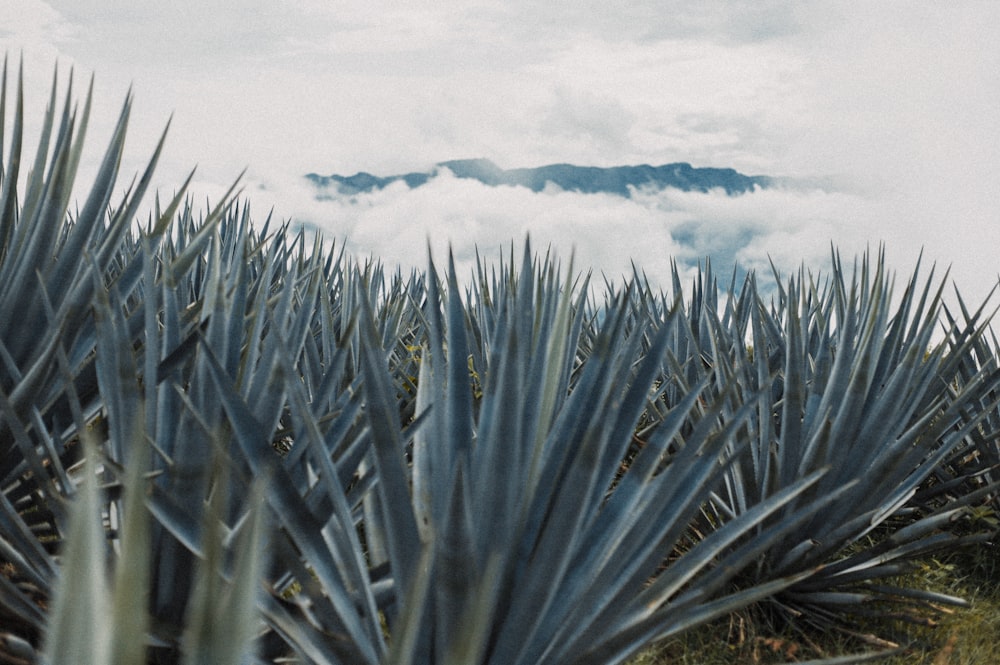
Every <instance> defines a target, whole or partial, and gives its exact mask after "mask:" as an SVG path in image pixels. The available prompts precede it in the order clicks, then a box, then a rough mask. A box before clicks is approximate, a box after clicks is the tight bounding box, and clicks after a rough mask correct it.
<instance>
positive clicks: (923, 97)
mask: <svg viewBox="0 0 1000 665" xmlns="http://www.w3.org/2000/svg"><path fill="white" fill-rule="evenodd" d="M622 4H624V5H625V6H624V7H621V6H619V5H622ZM0 16H2V17H3V20H2V21H0V51H3V52H5V53H6V54H7V55H8V57H9V58H10V59H11V62H12V67H16V63H17V61H18V60H19V58H20V57H21V56H22V55H23V58H24V68H25V94H26V110H27V111H28V114H29V116H32V118H31V120H33V121H34V125H32V124H30V123H29V127H28V139H29V141H30V140H31V139H32V138H33V137H36V136H37V124H38V123H37V119H38V118H39V117H40V116H41V115H42V112H43V110H44V108H45V104H46V103H47V100H48V95H49V91H50V88H51V85H52V76H53V71H54V68H55V67H56V66H57V65H58V70H59V80H60V90H64V89H65V83H66V80H67V78H68V75H69V72H70V69H72V70H73V71H74V81H75V87H74V94H76V95H80V94H82V91H83V90H84V89H85V85H86V84H87V82H88V81H89V79H90V77H91V76H93V77H94V81H95V83H94V88H95V99H94V110H93V111H92V120H91V127H90V128H89V130H88V149H89V152H87V151H85V153H84V162H83V167H82V168H83V172H82V174H81V178H80V186H81V187H82V188H83V191H85V189H86V186H87V184H88V180H87V173H88V171H87V169H88V168H89V169H91V170H93V169H94V168H95V164H96V162H97V160H98V159H99V158H100V156H101V152H102V150H103V148H104V146H105V144H106V141H107V138H108V137H109V136H110V133H111V127H112V126H113V123H114V121H115V120H116V118H117V115H118V113H119V110H120V108H121V104H122V102H123V100H124V99H125V96H126V94H127V92H128V91H129V90H130V89H131V90H132V93H133V95H134V105H133V109H132V116H131V119H130V125H129V139H128V142H127V144H126V157H125V160H124V163H123V174H125V175H127V176H130V175H131V174H132V173H135V172H137V171H139V170H140V169H141V168H142V167H143V166H144V163H145V160H146V159H148V157H149V155H150V154H151V153H152V150H153V148H154V146H155V144H156V141H157V139H158V137H159V135H160V133H161V132H162V131H163V128H164V127H165V125H166V124H167V122H168V120H170V122H171V126H170V130H169V134H168V139H167V145H166V149H165V152H164V155H163V158H162V161H161V164H160V166H159V167H158V172H157V173H158V175H157V179H156V186H157V187H158V189H159V191H160V192H161V195H164V196H165V195H168V194H171V193H172V192H173V191H174V190H175V189H176V187H177V186H178V185H179V183H180V182H182V180H183V179H184V177H185V176H186V175H187V173H188V172H189V171H190V170H191V169H192V168H194V167H195V166H197V171H196V178H195V182H194V185H193V188H192V193H193V195H194V196H195V198H196V200H199V201H201V200H206V199H207V200H211V201H214V200H217V199H218V197H220V196H221V195H222V193H223V192H224V191H225V190H226V189H227V188H228V186H229V184H231V183H232V182H233V181H234V180H235V178H236V177H237V176H238V175H239V173H240V172H242V171H243V170H244V169H246V175H245V176H244V179H243V186H244V187H245V189H244V192H243V194H242V196H243V198H244V199H245V200H246V201H248V202H249V204H250V207H251V210H252V211H254V217H255V218H258V219H260V220H263V219H264V218H265V217H266V216H267V214H268V213H269V212H270V211H272V210H273V213H274V215H275V216H276V217H278V218H279V219H283V220H291V221H293V222H302V223H306V224H309V225H313V226H315V227H317V228H320V229H322V230H323V232H324V234H326V236H327V237H328V238H329V239H330V240H331V241H332V242H333V243H335V244H340V243H344V244H346V245H347V247H348V248H349V249H350V251H351V252H352V253H354V254H355V255H359V256H368V255H372V256H376V257H379V258H381V259H382V260H383V261H385V262H386V263H388V264H390V265H391V264H394V263H398V264H400V265H402V266H403V267H404V268H410V267H418V268H419V267H422V266H423V265H425V262H426V247H427V245H428V243H430V245H431V246H432V247H433V248H434V252H435V257H436V259H437V260H438V261H439V262H440V261H441V260H443V254H444V251H445V248H446V247H448V246H449V244H450V246H451V247H452V248H453V250H454V252H455V254H456V257H457V258H458V259H459V263H460V264H465V265H467V264H468V262H469V261H470V260H471V257H472V256H473V254H474V251H475V247H476V246H478V247H479V248H480V251H481V252H482V253H483V254H484V255H486V256H491V255H496V253H497V252H498V251H499V248H500V247H501V246H509V244H510V243H511V242H512V241H513V242H514V243H515V246H517V247H520V243H521V242H522V240H523V238H524V237H525V236H526V235H527V234H530V236H531V238H532V243H533V245H534V246H535V247H536V248H538V249H544V248H545V247H546V246H548V245H551V246H552V247H553V249H554V250H555V252H556V253H557V255H559V256H561V257H563V258H564V259H568V257H569V255H570V253H574V254H575V262H576V263H575V266H576V267H577V268H578V269H588V268H592V269H594V270H595V271H596V272H598V273H601V272H603V273H605V274H606V275H609V276H610V277H611V278H614V277H616V276H620V275H622V274H623V273H627V272H629V271H630V270H631V267H630V265H631V262H632V261H635V263H636V264H638V265H639V266H640V268H641V269H643V270H644V271H645V272H646V273H647V275H648V276H650V278H651V279H652V280H653V281H654V283H656V282H660V283H663V284H665V283H666V276H667V271H668V270H669V266H670V260H671V258H677V259H679V260H680V261H681V262H682V263H684V264H691V263H693V262H696V261H697V260H698V259H699V258H704V257H705V256H708V255H715V256H716V260H717V261H718V262H721V263H726V262H730V263H729V264H728V265H722V266H719V264H718V263H716V265H715V267H716V269H717V270H721V271H723V272H726V271H728V270H729V269H730V268H731V262H732V261H734V260H735V261H739V262H740V264H741V265H742V266H744V267H746V268H760V269H766V267H767V266H768V264H769V261H774V262H775V264H776V265H777V266H778V267H779V268H781V269H782V270H783V271H794V270H796V269H797V268H798V267H800V266H803V265H804V266H805V267H806V268H808V269H811V270H814V271H816V270H821V269H823V267H824V266H825V265H826V261H827V258H828V256H829V253H830V247H831V244H832V245H834V246H836V247H837V248H839V250H840V251H841V253H842V254H843V255H844V256H845V257H846V258H848V259H849V258H850V257H853V256H854V255H855V254H856V253H858V252H862V251H864V250H865V249H866V248H872V249H876V248H878V247H879V246H880V245H882V244H884V245H885V248H886V253H887V256H888V259H889V262H890V264H892V266H893V267H894V268H895V269H897V270H898V271H900V272H901V273H902V275H903V276H906V275H908V274H909V272H910V271H911V270H912V268H913V266H914V264H915V262H916V259H917V257H918V255H919V254H920V253H921V251H923V253H924V261H925V264H929V263H932V262H935V263H937V264H938V266H939V267H940V268H945V267H949V266H950V268H951V276H952V278H953V279H954V280H955V282H956V284H957V286H958V288H959V290H960V291H961V293H962V295H963V296H964V297H965V298H966V299H967V300H970V301H979V300H981V299H982V298H985V297H986V294H987V293H988V292H989V291H990V289H991V288H992V287H993V285H994V284H995V283H996V282H997V280H998V275H1000V261H998V260H997V257H998V255H1000V251H998V248H1000V46H998V41H997V35H1000V3H998V2H994V1H992V0H985V1H976V0H956V1H955V2H948V3H945V2H933V1H922V2H918V1H909V2H903V1H898V0H886V1H878V0H872V1H863V0H857V1H837V0H828V1H822V2H808V1H796V0H755V1H741V0H728V1H726V0H707V1H700V2H691V1H690V0H688V1H685V2H678V1H675V0H639V1H636V2H629V3H607V2H603V1H596V0H594V1H592V0H575V1H574V2H564V1H561V0H553V1H550V2H545V3H539V2H527V1H525V0H477V1H473V2H455V1H452V0H435V1H433V2H426V1H423V0H409V1H407V2H384V1H379V0H366V1H365V2H356V1H354V0H349V1H338V2H329V1H328V0H296V1H295V2H284V1H281V0H243V1H241V2H233V1H228V2H223V1H220V2H212V3H209V2H204V1H203V0H173V1H172V2H169V3H165V2H162V1H157V2H152V1H149V0H119V1H116V0H103V1H98V0H48V1H43V0H0ZM32 114H34V115H32ZM8 122H9V120H8ZM33 130H34V131H33ZM463 158H487V159H490V160H492V161H493V162H495V163H496V164H497V165H499V166H501V167H503V168H518V167H531V166H541V165H544V164H550V163H560V162H565V163H573V164H578V165H593V166H613V165H625V164H653V165H658V164H665V163H671V162H678V161H685V162H690V163H691V164H693V165H694V166H712V167H731V168H735V169H737V170H739V171H741V172H743V173H746V174H752V175H757V174H763V175H771V176H784V177H790V178H796V179H799V180H800V181H802V182H803V183H822V186H819V185H815V186H813V185H809V184H803V185H801V186H797V187H788V188H782V189H773V190H764V191H758V192H755V193H753V194H748V195H744V196H739V197H727V196H725V195H724V194H721V193H718V192H712V193H708V194H700V193H684V192H677V191H670V190H666V191H664V192H658V193H650V192H646V193H642V194H640V195H637V196H635V197H633V198H632V199H623V198H620V197H614V196H610V195H597V194H590V195H584V194H578V193H572V192H561V191H553V190H548V191H545V192H540V193H531V192H529V191H527V190H524V189H519V188H509V187H508V188H489V187H486V186H484V185H481V184H479V183H474V182H470V181H465V180H459V179H456V178H454V177H449V176H448V174H444V175H443V176H442V177H439V178H437V179H435V180H434V181H432V182H431V183H430V184H429V185H427V186H425V187H421V188H418V189H415V190H409V189H408V188H406V187H405V186H404V185H402V184H401V183H400V184H397V185H394V186H392V187H389V188H387V189H385V190H382V191H380V192H373V193H371V194H368V195H362V196H360V197H356V198H355V199H353V200H337V199H334V200H329V201H317V200H316V199H315V196H314V195H315V191H314V190H312V189H311V188H310V186H309V184H308V183H307V182H306V181H305V180H304V179H303V177H302V176H304V175H305V174H306V173H310V172H315V173H320V174H331V173H339V174H344V175H347V174H353V173H355V172H358V171H368V172H372V173H375V174H378V175H390V174H396V173H402V172H406V171H413V170H424V169H427V168H429V167H430V166H431V165H433V164H434V163H436V162H441V161H445V160H449V159H463ZM127 180H128V178H125V181H126V182H127ZM80 198H82V196H81V197H80ZM747 230H749V233H744V232H746V231H747ZM681 232H683V234H684V235H685V237H692V236H693V237H696V238H697V240H695V241H694V242H693V243H687V244H682V243H680V242H678V240H677V238H678V237H680V234H681ZM692 232H693V233H692Z"/></svg>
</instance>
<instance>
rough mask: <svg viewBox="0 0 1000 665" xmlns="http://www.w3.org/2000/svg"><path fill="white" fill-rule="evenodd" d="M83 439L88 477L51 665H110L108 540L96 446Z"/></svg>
mask: <svg viewBox="0 0 1000 665" xmlns="http://www.w3.org/2000/svg"><path fill="white" fill-rule="evenodd" d="M89 439H90V437H87V436H84V444H83V445H84V446H85V448H86V451H85V454H84V463H83V468H82V470H81V474H82V475H83V478H82V481H81V483H80V488H79V492H78V495H77V497H76V501H75V502H74V507H73V510H72V514H71V516H70V525H69V533H68V534H67V536H66V540H65V547H64V550H63V552H62V554H61V556H60V559H61V561H62V566H61V569H60V574H59V581H58V582H57V584H56V589H55V593H54V596H53V599H52V609H51V610H50V611H49V624H48V628H47V630H46V635H45V647H44V653H45V661H46V662H47V663H50V664H51V665H61V664H63V663H67V664H68V663H78V662H81V661H83V662H88V663H95V665H102V664H104V663H107V662H108V660H107V659H108V656H109V652H110V646H111V634H110V631H109V628H110V625H109V624H108V622H107V619H106V617H107V616H108V608H109V607H110V598H109V595H108V587H107V579H106V577H105V562H106V560H107V557H106V549H107V541H106V540H105V538H104V529H103V527H102V525H101V501H100V498H99V492H98V489H97V478H96V476H97V469H96V462H95V458H96V456H97V454H96V451H95V450H94V448H95V444H94V443H93V442H92V441H90V440H89Z"/></svg>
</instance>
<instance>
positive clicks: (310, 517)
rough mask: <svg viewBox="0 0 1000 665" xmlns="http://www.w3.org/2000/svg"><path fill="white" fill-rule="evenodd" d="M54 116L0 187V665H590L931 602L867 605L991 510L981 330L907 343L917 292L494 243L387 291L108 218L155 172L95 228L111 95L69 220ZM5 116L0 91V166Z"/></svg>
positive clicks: (318, 252)
mask: <svg viewBox="0 0 1000 665" xmlns="http://www.w3.org/2000/svg"><path fill="white" fill-rule="evenodd" d="M54 90H55V86H54ZM70 99H71V91H70V92H68V93H67V101H66V103H65V107H64V110H63V113H62V116H61V120H60V122H59V123H58V128H57V123H56V121H55V111H54V109H55V93H53V98H52V101H51V102H50V107H49V110H48V111H47V113H46V116H45V122H44V123H43V135H42V140H41V141H40V147H39V152H38V156H37V157H36V159H35V165H34V167H33V168H32V170H31V173H30V174H29V176H28V178H27V188H26V192H25V195H24V197H23V203H22V201H21V200H20V199H21V197H20V195H19V193H18V187H17V182H18V177H19V176H18V174H19V172H20V159H21V144H22V136H21V134H22V129H21V128H22V125H23V110H22V108H21V106H22V102H21V95H20V93H19V95H18V99H17V101H16V107H17V108H16V111H15V114H14V123H13V133H12V142H11V149H10V157H9V159H8V160H7V161H2V162H0V214H2V217H0V307H2V308H3V309H2V310H0V311H4V312H17V313H18V316H8V317H5V318H4V319H3V321H0V446H3V452H4V456H3V458H2V459H3V461H2V462H0V472H2V474H3V476H2V480H3V484H2V485H0V486H2V488H3V492H2V493H0V565H2V569H0V573H2V574H0V620H2V628H0V647H2V648H0V656H2V657H5V658H7V659H8V660H11V661H12V662H50V663H53V664H55V663H63V662H70V661H73V662H79V661H80V660H81V659H84V660H86V661H87V662H90V663H94V664H95V665H103V664H104V663H109V664H110V663H115V664H126V663H128V664H131V663H142V662H155V663H219V664H226V663H233V664H234V665H235V664H236V663H253V662H283V661H287V660H289V659H295V660H297V661H301V662H314V663H371V664H373V665H374V664H376V663H458V662H461V663H498V664H504V665H507V664H509V663H541V662H544V663H569V662H572V663H595V664H603V663H616V662H623V661H624V660H626V659H627V658H628V657H630V655H632V654H634V653H636V652H637V651H638V650H640V649H642V648H644V647H645V646H647V645H648V644H650V643H651V642H653V641H655V640H657V639H662V638H665V637H669V636H671V635H675V634H677V633H679V632H681V631H684V630H686V629H688V628H691V627H693V626H695V625H698V624H700V623H703V622H705V621H708V620H710V619H712V618H713V617H717V616H720V615H723V614H725V613H727V612H730V611H733V610H735V609H739V608H742V607H745V606H746V605H748V604H750V603H754V602H757V601H761V600H764V599H771V601H772V603H773V604H774V605H775V606H777V607H781V608H785V609H787V610H790V611H792V612H794V613H797V614H802V615H803V616H806V617H807V618H808V619H809V620H811V621H818V622H823V621H828V620H829V619H830V617H834V616H839V615H837V614H836V612H833V610H843V609H845V608H846V609H849V610H850V611H852V612H859V611H864V609H865V603H867V602H868V601H870V600H871V599H891V600H900V599H901V598H903V597H906V598H910V599H913V598H916V599H917V600H918V601H934V602H938V601H948V602H957V601H955V600H954V599H948V598H942V597H939V596H934V595H932V594H927V593H924V592H920V591H915V590H907V589H898V588H894V587H891V586H888V585H882V586H879V585H878V584H877V580H878V579H880V578H881V577H883V576H885V575H889V574H892V573H895V572H898V571H899V570H900V569H901V568H900V567H899V563H900V562H904V561H906V560H907V559H909V558H912V557H913V556H915V555H917V554H921V553H925V552H928V551H932V550H933V549H935V548H939V547H952V546H956V545H958V544H961V543H967V542H981V541H982V540H983V539H984V538H985V534H983V533H981V532H978V531H975V530H973V531H972V532H971V533H970V534H969V535H965V536H959V535H956V534H953V533H951V532H949V531H947V530H944V527H947V526H948V525H949V524H950V523H951V522H953V521H954V520H956V519H958V518H959V517H960V516H961V515H962V514H963V511H965V510H966V508H967V507H968V506H971V505H974V504H976V503H977V502H979V501H980V500H982V499H984V498H989V497H991V496H992V494H991V493H992V492H993V491H994V489H995V485H994V475H993V474H994V473H995V470H994V469H993V467H992V466H991V465H992V462H991V461H990V460H993V459H994V457H995V449H994V448H990V447H989V445H988V443H987V442H989V441H992V440H995V437H993V436H992V434H993V432H994V431H995V424H996V422H998V421H997V415H996V414H997V413H998V411H997V405H998V404H997V398H996V392H997V382H998V380H1000V374H998V372H997V369H996V366H995V365H996V364H995V360H994V359H993V358H994V357H995V353H994V352H993V350H992V349H990V348H989V347H988V346H987V345H986V343H985V341H984V340H985V330H986V325H987V322H988V317H987V316H986V315H985V314H984V313H983V311H982V310H981V311H979V312H974V313H969V312H967V311H966V310H965V308H964V305H963V306H962V311H961V317H962V323H961V325H959V324H958V323H957V322H956V319H955V317H953V316H952V315H951V313H950V312H947V311H946V310H944V318H945V319H946V320H947V322H948V325H947V327H946V328H945V340H944V342H943V343H941V344H939V345H938V346H934V347H932V346H931V341H932V336H931V335H932V330H933V328H934V326H935V325H936V324H937V322H938V320H939V319H940V315H939V313H940V312H941V311H942V306H941V305H940V299H941V298H940V290H938V291H933V289H932V285H931V281H930V280H928V282H927V284H926V285H925V286H924V288H923V290H922V291H921V290H920V289H919V288H918V283H917V279H916V276H914V277H913V279H911V280H910V282H909V283H908V285H907V289H906V292H905V293H904V295H903V297H902V299H901V301H900V303H899V304H898V305H896V306H895V309H893V308H892V307H891V306H890V302H891V298H890V297H891V290H890V288H889V284H888V280H887V279H886V277H885V275H884V271H883V262H882V260H881V257H880V258H879V260H878V261H877V262H876V263H875V264H874V265H873V266H869V264H868V263H867V262H866V263H865V264H864V265H863V267H862V270H861V272H860V274H859V275H855V277H854V279H853V281H849V280H848V279H847V277H846V273H845V271H844V270H843V268H842V267H841V266H840V263H839V260H837V259H836V258H835V262H834V264H835V268H834V273H833V275H832V279H830V280H829V281H828V282H827V285H826V286H825V287H822V288H821V287H819V286H817V285H815V284H814V283H812V282H808V283H807V282H806V280H805V279H804V277H802V276H800V277H799V278H798V279H797V280H791V281H789V283H788V285H787V286H783V285H782V286H779V288H778V291H777V296H776V301H775V303H774V304H773V305H772V307H770V308H768V307H766V306H765V305H764V303H763V299H762V297H761V296H760V294H759V292H758V290H757V288H756V282H755V278H754V276H752V275H751V276H749V277H748V279H747V281H746V282H745V283H744V286H743V289H742V290H741V291H740V292H739V294H737V293H735V283H734V284H733V285H732V286H730V289H729V293H728V299H727V300H726V301H725V302H723V303H722V304H721V307H720V302H719V299H718V293H719V291H718V289H717V288H716V286H715V283H714V278H713V277H712V274H711V269H710V268H706V271H705V273H703V274H702V275H700V276H699V278H698V279H697V280H696V282H695V285H694V288H692V289H690V291H689V293H690V294H691V296H690V298H691V299H690V303H689V304H687V305H685V300H684V298H683V297H682V295H681V294H682V293H683V290H682V289H681V287H680V282H679V278H678V277H677V270H676V269H675V271H674V274H675V287H674V291H675V295H674V296H673V297H667V296H665V295H662V294H654V292H653V290H652V289H651V288H649V286H648V284H647V283H645V282H644V280H643V279H642V278H641V277H640V275H639V272H638V269H636V274H635V276H634V279H633V280H632V281H631V282H630V283H628V284H626V285H625V286H624V287H623V288H615V287H613V286H612V285H610V284H606V288H605V292H604V295H603V302H601V303H600V304H598V301H597V300H596V299H595V298H594V296H593V291H594V290H593V289H592V288H591V286H590V281H589V277H578V276H577V275H574V274H573V271H572V267H570V269H569V270H568V272H567V274H566V277H565V278H563V277H562V276H561V269H560V268H559V266H558V264H557V263H556V262H555V260H554V259H553V258H551V257H550V256H548V255H546V256H545V257H544V258H537V257H535V256H534V255H533V254H532V253H531V250H530V246H528V245H526V246H525V249H524V257H523V259H522V260H521V261H520V264H519V265H517V264H515V261H514V256H513V248H512V249H511V255H510V259H509V261H508V262H507V263H504V262H503V261H502V260H501V261H500V262H499V265H493V266H492V268H491V267H490V265H489V264H487V263H486V262H484V261H482V260H479V261H478V262H477V267H476V271H475V274H474V275H473V278H472V281H471V283H470V284H471V285H463V284H462V283H461V282H460V280H459V278H458V276H457V275H456V273H455V268H454V263H453V262H452V261H450V262H449V267H448V270H447V272H446V274H445V276H444V278H443V279H442V278H441V277H440V276H439V273H438V272H437V269H436V268H435V266H434V263H433V261H431V262H430V263H429V267H428V270H427V271H426V272H425V273H417V272H414V273H411V274H410V275H409V276H407V277H404V276H403V275H401V274H399V273H398V272H397V273H395V274H387V273H386V272H385V271H384V270H383V268H382V267H381V266H380V265H379V264H378V263H377V262H369V263H366V264H356V263H353V262H352V261H351V260H350V259H349V258H346V257H345V256H344V254H343V252H340V253H339V254H338V253H335V252H332V251H328V250H327V248H326V246H325V244H324V243H323V241H322V239H319V238H316V239H314V240H312V241H311V242H310V241H309V240H308V239H307V236H306V234H305V233H304V232H302V231H298V232H296V231H294V230H293V229H292V228H291V227H290V225H288V224H281V225H277V226H276V227H274V228H273V229H272V225H271V220H270V219H268V220H266V221H265V222H264V224H263V225H262V229H261V230H260V231H257V230H255V229H254V226H253V224H252V221H251V218H250V214H249V209H248V207H247V206H245V205H244V206H243V207H242V208H241V207H240V206H238V205H235V204H234V202H233V198H232V191H230V192H229V193H228V194H227V195H226V197H224V199H223V200H222V201H221V202H220V203H219V204H218V205H217V206H215V207H213V208H211V209H208V210H206V211H205V212H204V213H203V214H197V213H195V211H194V210H193V209H192V207H191V206H190V204H187V205H185V204H184V198H183V196H184V195H183V191H184V190H183V188H182V190H181V192H179V193H178V194H177V195H176V196H175V197H174V198H173V199H172V200H171V201H170V202H169V203H168V204H167V205H166V206H164V207H162V208H161V206H160V204H159V201H156V203H155V204H154V209H153V213H152V214H151V215H150V219H149V222H148V223H147V224H146V225H145V227H144V228H140V226H139V225H138V224H137V223H136V222H135V219H136V217H137V215H138V211H139V207H138V206H139V203H140V199H141V197H142V196H143V194H144V192H145V190H146V187H147V183H148V181H149V179H150V174H151V171H152V168H153V165H154V164H155V161H156V155H157V154H158V153H159V149H160V148H159V146H158V147H157V149H156V153H154V157H153V160H152V161H151V163H150V166H149V168H148V169H147V170H146V172H145V173H144V174H143V176H142V178H141V179H140V180H139V181H138V183H137V184H136V185H135V186H134V187H133V188H131V189H130V191H129V193H128V194H127V195H126V196H125V197H124V198H123V200H122V201H121V202H120V204H119V205H117V206H111V205H110V203H111V196H112V190H113V187H114V183H115V180H116V177H117V175H118V174H117V171H118V162H119V159H120V156H121V151H122V145H123V139H124V132H125V125H126V122H127V116H128V112H129V107H130V99H126V103H125V108H124V110H123V113H122V116H121V118H120V120H119V124H118V126H117V129H116V132H115V134H114V136H113V138H112V141H111V145H110V146H109V149H108V151H107V155H106V157H105V159H104V162H103V166H102V168H101V170H100V172H99V175H98V177H97V180H96V181H95V183H94V185H93V188H92V189H91V191H90V193H89V195H88V197H87V201H86V203H85V205H84V207H83V208H82V210H80V211H77V212H75V213H70V212H69V211H70V205H69V201H70V197H71V191H72V184H73V180H74V175H75V172H76V168H77V163H78V161H79V159H80V151H81V146H82V141H83V134H84V129H85V127H86V124H87V116H88V113H89V111H88V110H89V106H90V104H89V99H90V97H89V94H88V98H87V103H86V105H85V109H84V111H83V113H82V114H81V115H80V116H78V115H77V114H76V112H75V110H73V109H72V105H71V103H70ZM6 105H7V96H6V65H5V69H4V74H3V86H2V88H0V153H2V152H3V149H4V135H3V134H2V131H3V129H4V128H5V126H6V125H5V122H4V120H5V118H4V114H5V111H6ZM53 136H54V139H53ZM160 145H162V139H161V144H160ZM50 152H51V157H49V153H50ZM0 159H2V158H0ZM234 187H235V185H234ZM748 340H749V342H750V343H751V344H752V346H748V344H747V341H748ZM994 347H995V344H994ZM970 455H971V456H972V459H974V460H975V462H974V463H971V462H969V461H968V460H969V459H970ZM859 465H865V467H866V468H870V469H873V471H872V472H871V473H870V474H869V473H865V474H858V473H856V470H857V468H858V466H859ZM81 654H85V655H81Z"/></svg>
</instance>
